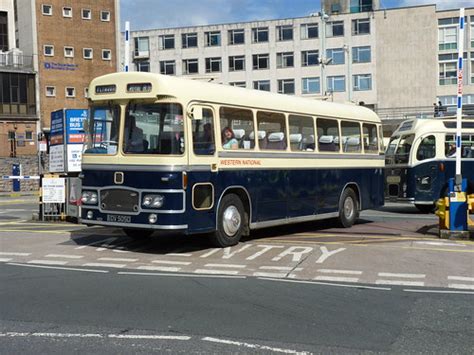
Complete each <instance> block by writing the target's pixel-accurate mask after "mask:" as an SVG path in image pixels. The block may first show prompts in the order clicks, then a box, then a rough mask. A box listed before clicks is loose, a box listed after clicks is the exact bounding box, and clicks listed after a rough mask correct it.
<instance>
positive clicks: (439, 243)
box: [415, 242, 467, 247]
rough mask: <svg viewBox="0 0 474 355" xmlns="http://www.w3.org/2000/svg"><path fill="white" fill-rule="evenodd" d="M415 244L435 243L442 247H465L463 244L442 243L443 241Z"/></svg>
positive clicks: (427, 243)
mask: <svg viewBox="0 0 474 355" xmlns="http://www.w3.org/2000/svg"><path fill="white" fill-rule="evenodd" d="M415 244H426V245H437V246H443V247H466V246H467V245H465V244H456V243H444V242H415Z"/></svg>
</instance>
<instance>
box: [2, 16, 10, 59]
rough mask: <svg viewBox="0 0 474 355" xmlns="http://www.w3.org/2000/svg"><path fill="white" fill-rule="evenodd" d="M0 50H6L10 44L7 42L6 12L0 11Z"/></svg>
mask: <svg viewBox="0 0 474 355" xmlns="http://www.w3.org/2000/svg"><path fill="white" fill-rule="evenodd" d="M0 50H1V51H3V52H8V51H9V50H10V46H9V43H8V13H7V12H4V11H1V12H0Z"/></svg>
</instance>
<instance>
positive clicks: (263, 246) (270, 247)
mask: <svg viewBox="0 0 474 355" xmlns="http://www.w3.org/2000/svg"><path fill="white" fill-rule="evenodd" d="M256 247H257V248H263V249H262V250H260V251H258V252H256V253H255V254H252V255H250V256H249V257H247V258H246V259H245V260H254V259H256V258H258V257H259V256H262V255H263V254H265V253H266V252H267V251H269V250H271V249H275V248H284V246H282V245H262V244H259V245H257V246H256Z"/></svg>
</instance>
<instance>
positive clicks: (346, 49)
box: [342, 44, 352, 102]
mask: <svg viewBox="0 0 474 355" xmlns="http://www.w3.org/2000/svg"><path fill="white" fill-rule="evenodd" d="M342 48H344V52H346V54H347V99H348V101H349V102H352V68H351V58H350V47H349V46H348V45H347V44H344V46H342Z"/></svg>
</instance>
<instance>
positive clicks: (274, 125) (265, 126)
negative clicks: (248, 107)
mask: <svg viewBox="0 0 474 355" xmlns="http://www.w3.org/2000/svg"><path fill="white" fill-rule="evenodd" d="M257 125H258V131H259V132H260V131H264V132H266V138H265V139H259V140H258V145H259V148H260V149H271V150H286V146H287V143H286V124H285V115H283V114H282V113H276V112H263V111H258V112H257Z"/></svg>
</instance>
